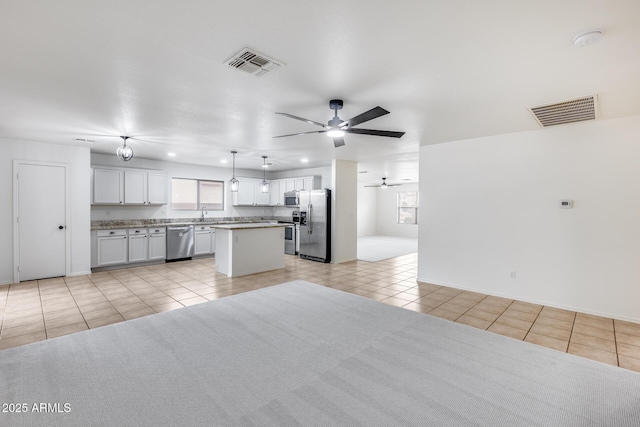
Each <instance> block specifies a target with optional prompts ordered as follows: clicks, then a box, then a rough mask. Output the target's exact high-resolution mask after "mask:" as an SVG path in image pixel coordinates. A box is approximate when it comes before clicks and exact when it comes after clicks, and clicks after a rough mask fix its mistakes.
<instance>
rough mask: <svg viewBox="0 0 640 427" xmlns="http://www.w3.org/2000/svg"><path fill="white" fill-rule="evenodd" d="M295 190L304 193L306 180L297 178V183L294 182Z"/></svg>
mask: <svg viewBox="0 0 640 427" xmlns="http://www.w3.org/2000/svg"><path fill="white" fill-rule="evenodd" d="M294 188H295V190H296V191H302V190H304V189H305V188H304V179H302V178H296V179H295V182H294Z"/></svg>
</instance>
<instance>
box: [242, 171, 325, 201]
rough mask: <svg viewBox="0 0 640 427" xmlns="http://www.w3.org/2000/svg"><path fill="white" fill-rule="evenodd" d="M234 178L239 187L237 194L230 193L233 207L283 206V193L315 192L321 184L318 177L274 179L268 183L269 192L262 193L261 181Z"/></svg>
mask: <svg viewBox="0 0 640 427" xmlns="http://www.w3.org/2000/svg"><path fill="white" fill-rule="evenodd" d="M236 178H237V179H238V181H240V186H239V187H238V191H237V192H235V193H231V194H232V196H231V197H232V199H231V200H232V204H233V206H284V193H286V192H288V191H303V190H317V189H318V188H320V183H321V177H319V176H305V177H297V178H283V179H274V180H271V181H269V192H268V193H263V192H262V191H261V188H260V183H261V182H262V179H258V178H241V177H236Z"/></svg>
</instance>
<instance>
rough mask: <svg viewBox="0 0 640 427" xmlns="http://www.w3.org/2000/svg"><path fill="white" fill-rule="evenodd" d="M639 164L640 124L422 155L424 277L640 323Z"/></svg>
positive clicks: (591, 125)
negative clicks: (564, 203) (569, 205)
mask: <svg viewBox="0 0 640 427" xmlns="http://www.w3.org/2000/svg"><path fill="white" fill-rule="evenodd" d="M639 159H640V116H632V117H626V118H622V119H615V120H601V121H592V122H584V123H580V124H572V125H565V126H558V127H555V128H548V129H543V130H537V131H531V132H523V133H516V134H510V135H500V136H494V137H487V138H478V139H473V140H465V141H457V142H451V143H446V144H438V145H430V146H423V147H421V149H420V182H421V183H423V185H422V186H421V189H420V190H421V191H420V199H421V200H420V202H421V206H422V207H421V209H420V214H419V220H420V230H419V252H418V257H419V270H418V271H419V272H418V279H419V280H420V281H425V282H431V283H436V284H443V285H450V286H455V287H458V288H462V289H471V290H475V291H480V292H484V293H488V294H493V295H502V296H507V297H512V298H517V299H521V300H525V301H532V302H537V303H541V304H546V305H550V306H556V307H561V308H567V309H572V310H579V311H583V312H587V313H593V314H600V315H606V316H611V317H614V318H619V319H626V320H631V321H635V322H640V311H639V310H638V302H639V301H640V268H639V265H640V263H639V260H640V167H639V166H638V165H639ZM425 184H426V185H425ZM565 198H566V199H573V200H574V203H575V205H574V208H573V209H559V208H558V204H559V200H560V199H565ZM512 271H514V272H515V274H516V278H515V279H512V278H510V275H511V272H512Z"/></svg>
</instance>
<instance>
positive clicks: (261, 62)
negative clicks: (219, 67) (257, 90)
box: [225, 48, 284, 77]
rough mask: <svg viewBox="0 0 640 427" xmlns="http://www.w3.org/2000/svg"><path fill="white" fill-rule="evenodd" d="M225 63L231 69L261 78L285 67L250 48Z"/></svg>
mask: <svg viewBox="0 0 640 427" xmlns="http://www.w3.org/2000/svg"><path fill="white" fill-rule="evenodd" d="M225 63H226V64H227V65H229V66H230V67H233V68H236V69H238V70H242V71H245V72H247V73H249V74H253V75H254V76H256V77H260V76H262V75H264V74H266V73H268V72H269V71H273V70H275V69H277V68H279V67H282V66H284V64H283V63H281V62H278V61H276V60H273V59H271V58H267V57H266V56H264V55H262V54H260V53H258V52H255V51H253V50H251V49H249V48H244V49H242V50H241V51H240V52H238V53H236V54H235V55H233V56H232V57H231V58H229V59H228V60H227V61H226V62H225Z"/></svg>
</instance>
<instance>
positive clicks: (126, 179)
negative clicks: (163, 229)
mask: <svg viewBox="0 0 640 427" xmlns="http://www.w3.org/2000/svg"><path fill="white" fill-rule="evenodd" d="M167 183H168V178H167V175H166V174H163V173H160V172H149V171H143V170H128V169H101V168H95V169H93V204H104V205H113V204H129V205H164V204H167V201H168V197H167V196H168V185H167Z"/></svg>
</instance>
